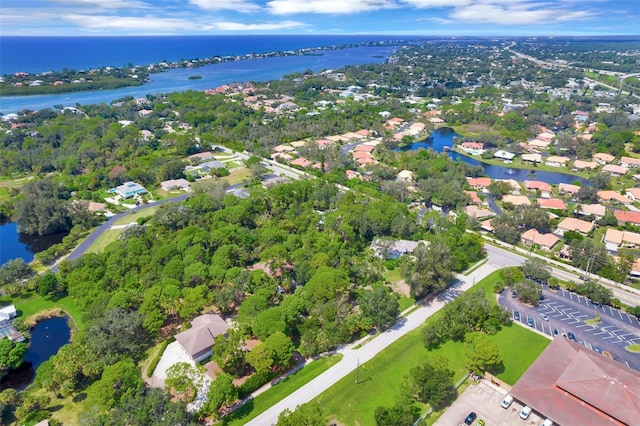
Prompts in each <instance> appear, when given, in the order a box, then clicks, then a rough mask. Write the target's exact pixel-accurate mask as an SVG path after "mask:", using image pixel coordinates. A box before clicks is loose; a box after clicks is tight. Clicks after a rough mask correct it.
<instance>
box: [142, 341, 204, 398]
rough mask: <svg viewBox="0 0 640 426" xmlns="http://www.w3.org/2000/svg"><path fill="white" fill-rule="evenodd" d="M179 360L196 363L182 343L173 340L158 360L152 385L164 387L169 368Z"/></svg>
mask: <svg viewBox="0 0 640 426" xmlns="http://www.w3.org/2000/svg"><path fill="white" fill-rule="evenodd" d="M179 362H186V363H188V364H191V365H195V363H194V362H193V360H192V359H191V358H190V357H189V356H188V355H187V354H186V352H185V351H183V350H182V347H181V346H180V343H178V342H177V341H176V342H171V343H169V345H168V346H167V348H166V349H165V350H164V352H163V353H162V358H160V362H158V365H157V366H156V369H155V370H154V371H153V376H152V377H151V386H153V387H154V388H163V387H164V381H165V380H166V379H167V370H168V369H169V367H171V366H172V365H175V364H177V363H179Z"/></svg>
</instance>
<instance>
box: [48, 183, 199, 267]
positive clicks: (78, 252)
mask: <svg viewBox="0 0 640 426" xmlns="http://www.w3.org/2000/svg"><path fill="white" fill-rule="evenodd" d="M188 197H189V194H183V195H179V196H177V197H173V198H165V199H164V200H160V201H155V202H153V203H149V204H143V205H141V206H138V207H136V208H134V209H131V210H128V211H126V212H123V213H118V214H117V215H114V216H111V217H110V218H109V220H107V221H106V222H104V223H103V224H102V225H100V226H98V227H97V228H96V229H94V230H93V232H91V234H89V236H88V237H87V238H85V240H84V241H83V242H81V243H80V245H79V246H77V247H76V248H75V249H74V250H73V251H72V252H71V253H70V254H69V256H67V257H66V258H64V259H63V260H69V261H72V260H76V259H78V258H79V257H80V256H82V255H83V254H85V252H86V251H87V250H88V249H89V247H90V246H91V244H93V242H94V241H95V240H96V239H97V238H98V237H99V236H100V234H102V233H103V232H104V231H108V230H109V229H111V227H112V226H113V224H114V223H115V222H116V221H117V220H119V219H122V218H123V217H125V216H127V215H129V214H131V213H135V212H139V211H140V210H144V209H148V208H149V207H153V206H161V205H162V204H166V203H177V202H179V201H184V200H186V199H187V198H188ZM51 270H52V271H53V272H58V265H54V266H53V267H51Z"/></svg>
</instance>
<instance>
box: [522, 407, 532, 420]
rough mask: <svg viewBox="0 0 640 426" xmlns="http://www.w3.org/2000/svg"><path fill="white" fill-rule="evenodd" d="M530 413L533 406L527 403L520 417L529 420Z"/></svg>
mask: <svg viewBox="0 0 640 426" xmlns="http://www.w3.org/2000/svg"><path fill="white" fill-rule="evenodd" d="M530 415H531V407H529V406H528V405H525V406H524V408H523V409H522V411H520V418H521V419H522V420H527V419H528V418H529V416H530Z"/></svg>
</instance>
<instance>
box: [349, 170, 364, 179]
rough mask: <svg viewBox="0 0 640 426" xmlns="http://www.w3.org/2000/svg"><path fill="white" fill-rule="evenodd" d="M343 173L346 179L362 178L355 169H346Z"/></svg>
mask: <svg viewBox="0 0 640 426" xmlns="http://www.w3.org/2000/svg"><path fill="white" fill-rule="evenodd" d="M345 174H346V175H347V179H362V176H361V175H360V173H358V172H356V171H355V170H347V171H345Z"/></svg>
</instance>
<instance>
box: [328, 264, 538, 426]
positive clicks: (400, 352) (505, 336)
mask: <svg viewBox="0 0 640 426" xmlns="http://www.w3.org/2000/svg"><path fill="white" fill-rule="evenodd" d="M499 278H500V276H499V272H497V271H496V272H494V273H493V274H491V275H490V276H488V277H487V278H485V279H484V280H482V281H481V282H480V283H478V284H477V286H479V287H482V288H484V289H485V290H486V292H487V297H488V298H489V300H491V301H492V303H497V302H496V299H495V294H494V293H493V292H492V290H491V288H492V286H493V283H494V282H495V281H497V280H498V279H499ZM437 315H438V314H436V315H435V316H434V317H432V318H431V319H430V320H428V321H433V320H434V319H435V318H437ZM491 339H492V340H493V341H494V342H495V343H496V344H497V345H498V347H499V348H500V351H501V354H502V357H503V359H504V371H503V372H502V373H500V374H498V375H497V376H498V378H500V379H501V380H504V381H505V382H506V383H509V384H514V383H515V382H516V381H517V380H518V379H519V378H520V377H521V376H522V374H523V373H524V372H525V371H526V369H527V368H528V367H529V366H530V365H531V363H533V361H534V360H535V359H536V358H537V357H538V355H539V354H540V353H541V352H542V351H543V350H544V348H545V347H546V346H547V345H548V344H549V342H550V341H549V340H548V339H546V338H544V337H542V336H540V335H538V334H536V333H533V332H531V331H529V330H527V329H526V328H523V327H519V326H517V325H512V326H510V327H504V328H503V329H502V330H501V331H500V332H499V333H497V334H496V335H494V336H491ZM463 352H464V345H463V343H460V342H452V341H450V342H446V343H444V344H443V345H441V346H440V347H439V348H438V349H435V350H431V351H429V350H427V349H426V348H425V346H424V341H423V338H422V332H421V329H418V330H415V331H413V332H411V333H408V334H407V335H405V336H404V337H402V338H401V339H399V340H398V341H397V342H396V343H394V344H393V345H391V346H389V347H388V348H387V349H385V350H384V351H382V352H381V353H379V354H378V355H377V356H376V357H375V358H373V359H372V360H371V361H369V362H367V363H366V364H364V365H361V366H360V383H359V384H357V385H356V383H355V378H356V372H355V371H354V372H352V373H350V374H349V375H347V376H345V377H344V378H343V379H342V380H340V381H339V382H338V383H336V384H335V385H334V386H332V387H331V388H329V389H328V390H327V391H325V392H324V393H323V394H322V395H320V396H319V397H318V398H316V401H317V402H318V403H319V404H320V405H321V406H322V408H323V409H324V410H325V412H326V413H328V415H330V416H335V418H336V419H337V420H339V421H340V422H342V423H344V424H348V425H354V424H358V425H375V420H374V417H373V415H374V412H375V409H376V407H378V406H381V405H383V406H392V405H393V404H394V403H395V398H396V394H397V392H398V391H399V389H400V386H401V384H402V382H403V380H404V376H405V375H407V374H408V373H409V371H410V370H411V368H413V367H415V366H417V365H418V364H419V363H420V362H421V361H422V360H424V359H425V358H426V357H429V356H434V355H438V356H442V357H445V358H446V359H448V360H449V368H450V369H451V370H452V371H454V373H455V377H454V381H457V380H459V379H460V378H461V377H463V376H464V374H465V366H464V357H463V356H462V353H463ZM437 417H438V416H437V413H435V414H433V415H431V416H430V419H435V418H437ZM430 421H431V420H430Z"/></svg>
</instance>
